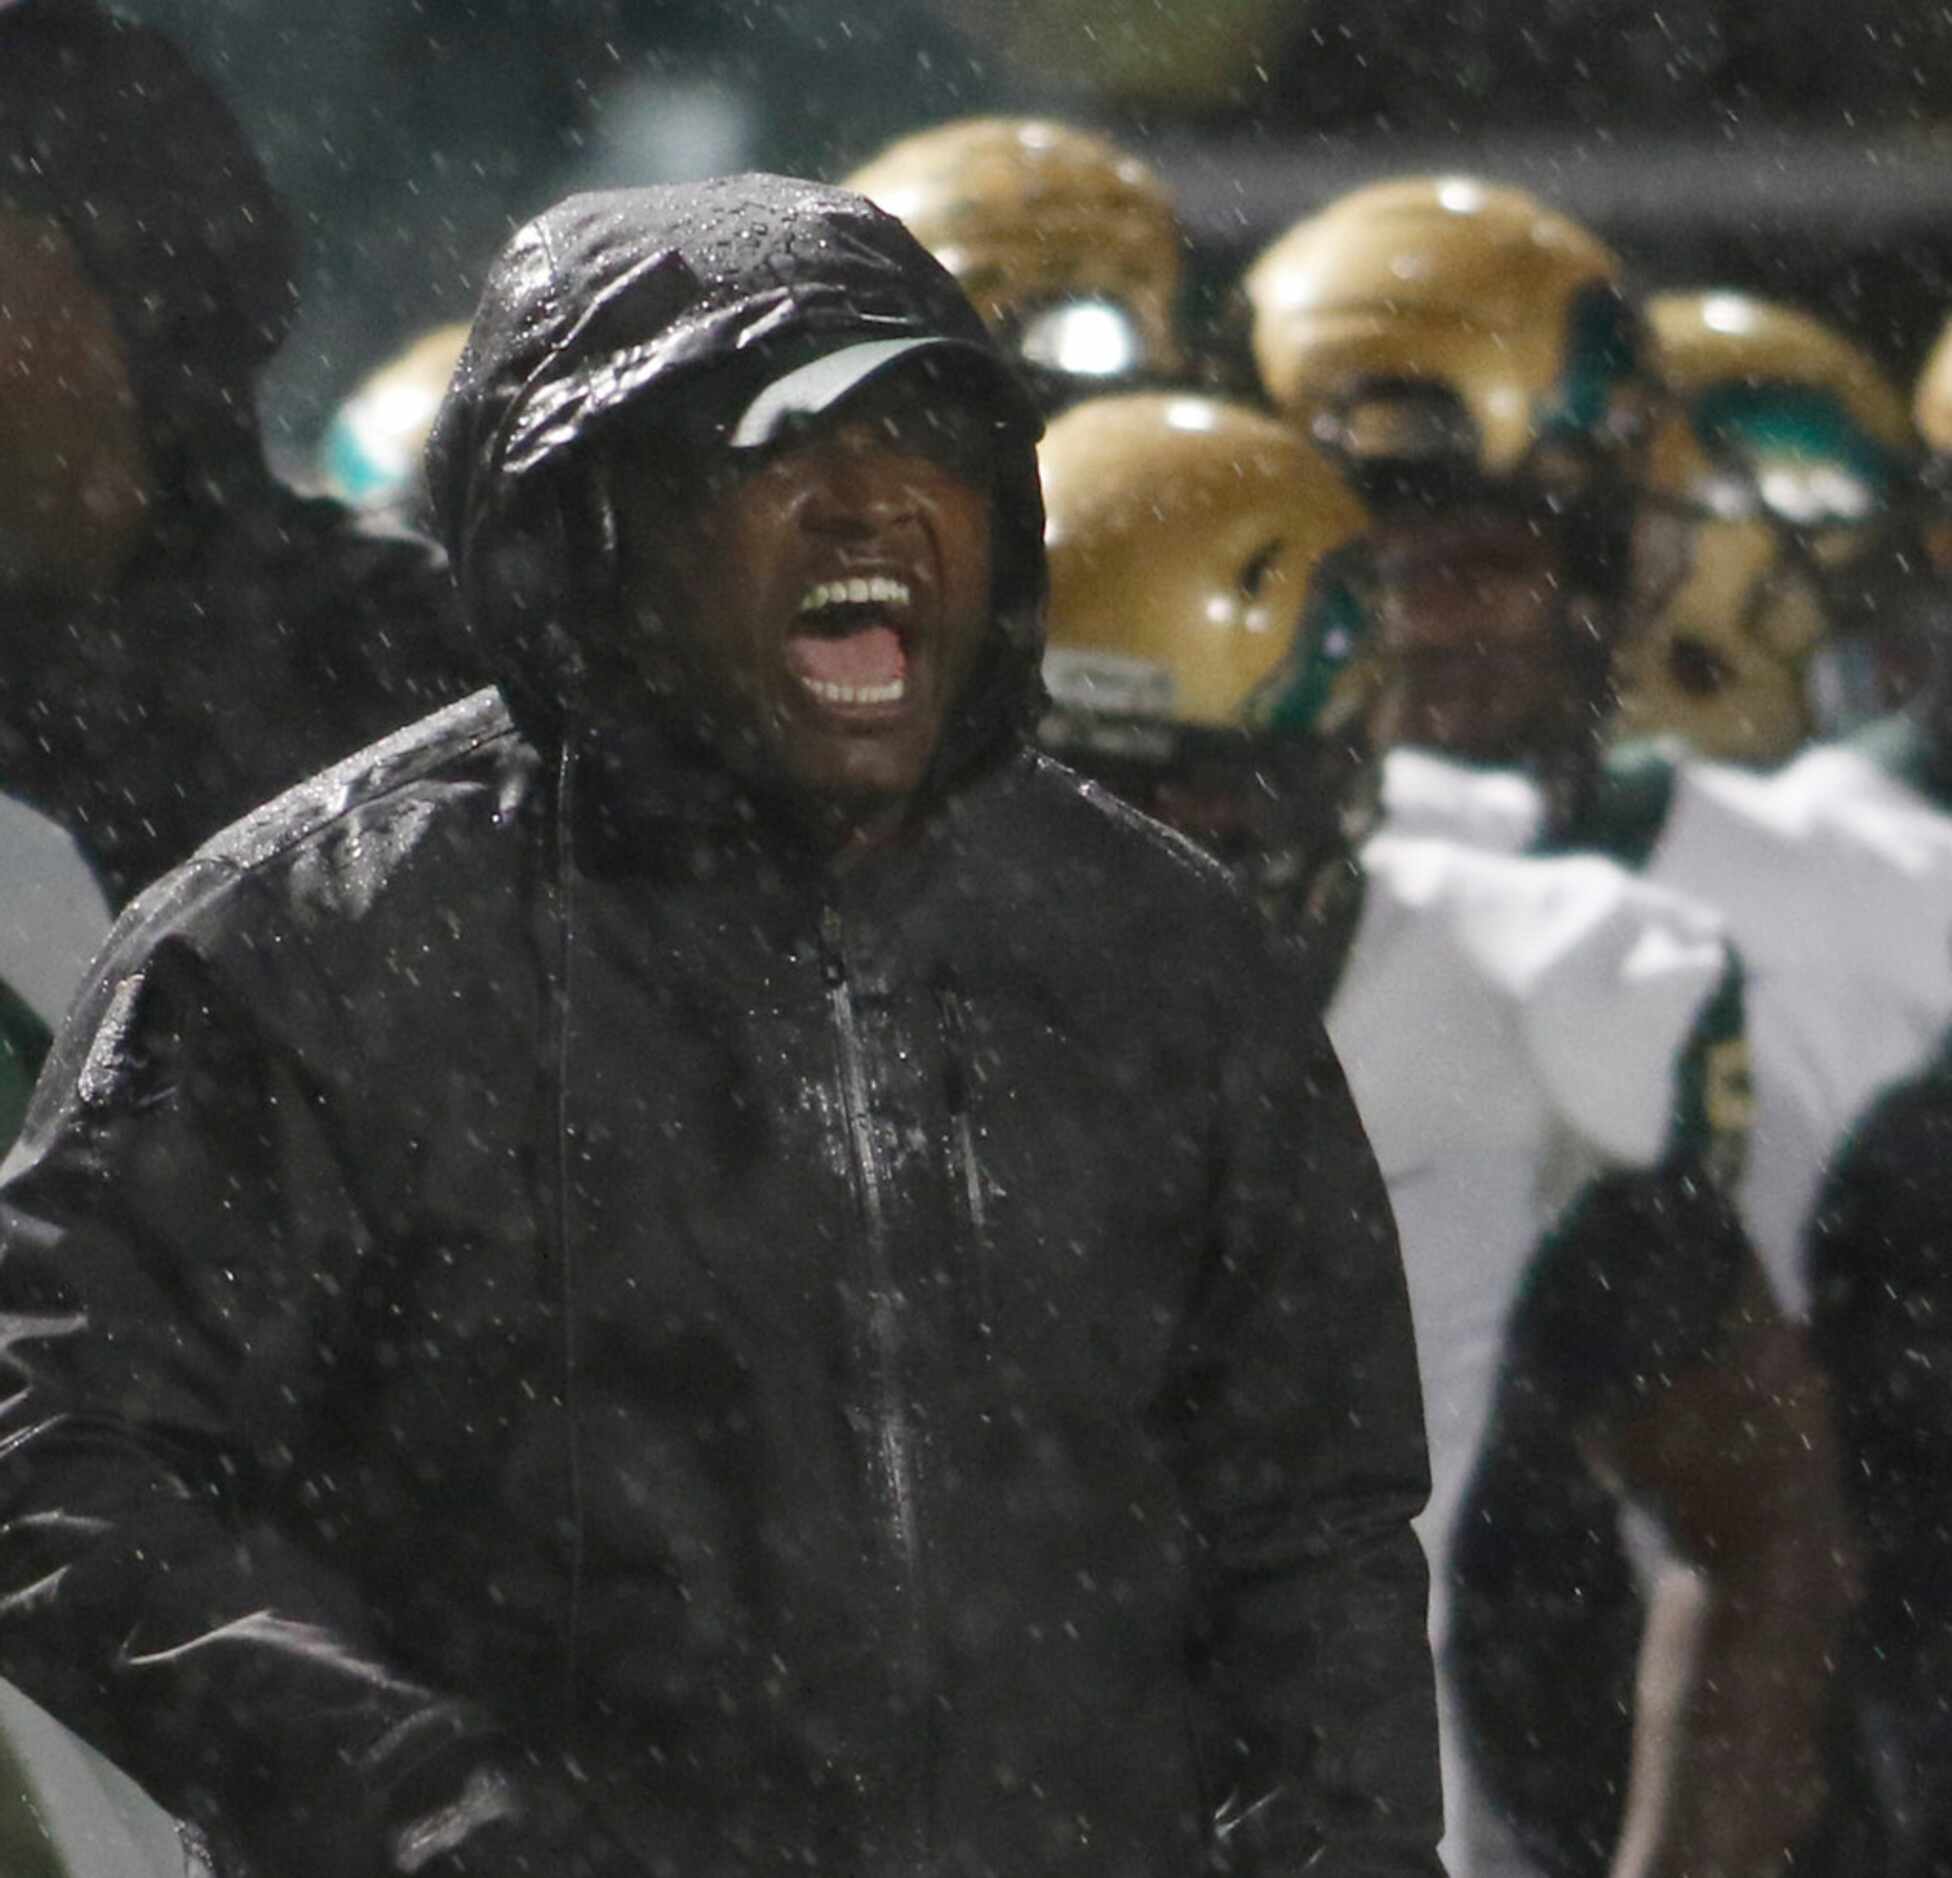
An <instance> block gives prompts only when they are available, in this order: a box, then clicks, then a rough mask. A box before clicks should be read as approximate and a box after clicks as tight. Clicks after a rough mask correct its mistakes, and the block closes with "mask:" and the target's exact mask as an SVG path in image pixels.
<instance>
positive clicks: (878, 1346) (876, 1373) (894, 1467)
mask: <svg viewBox="0 0 1952 1878" xmlns="http://www.w3.org/2000/svg"><path fill="white" fill-rule="evenodd" d="M820 945H821V966H822V973H823V976H824V978H825V980H826V987H827V1008H828V1013H829V1015H830V1016H831V1018H832V1020H833V1026H834V1037H835V1043H836V1049H837V1055H838V1057H839V1064H840V1097H841V1112H842V1118H843V1122H844V1124H845V1132H846V1136H847V1146H848V1158H849V1161H850V1163H851V1164H852V1167H853V1171H854V1184H855V1191H856V1193H857V1194H858V1195H859V1198H860V1206H861V1224H862V1237H863V1241H864V1246H865V1252H866V1259H865V1264H866V1278H867V1298H866V1303H867V1310H866V1322H865V1326H864V1328H865V1332H866V1342H867V1354H868V1360H869V1363H870V1365H871V1368H872V1372H873V1375H872V1386H873V1390H874V1396H875V1400H874V1404H873V1415H874V1428H873V1435H874V1446H873V1467H874V1474H875V1487H876V1490H877V1497H878V1499H879V1501H880V1503H881V1509H882V1516H883V1522H884V1528H885V1534H886V1537H887V1538H888V1540H889V1541H890V1543H891V1547H892V1551H893V1555H894V1559H895V1563H896V1571H897V1576H898V1580H899V1595H900V1597H901V1600H902V1603H903V1607H904V1608H903V1609H902V1611H901V1613H900V1616H901V1628H902V1631H903V1633H904V1642H905V1646H906V1648H905V1656H906V1661H905V1663H904V1665H903V1668H904V1670H905V1675H904V1677H903V1685H904V1686H903V1691H902V1692H903V1693H904V1694H905V1695H907V1696H909V1697H911V1698H917V1699H919V1700H921V1701H922V1702H923V1703H924V1704H926V1702H927V1699H928V1693H929V1680H930V1677H929V1670H930V1653H929V1647H928V1619H927V1611H926V1604H925V1593H924V1587H923V1582H922V1536H921V1526H920V1519H919V1513H918V1509H917V1505H916V1465H915V1449H916V1440H915V1429H914V1424H913V1420H912V1418H911V1416H910V1414H909V1410H908V1401H907V1396H906V1394H905V1392H904V1390H903V1387H902V1363H901V1339H900V1326H899V1324H898V1322H897V1313H898V1310H899V1305H898V1302H897V1299H896V1295H895V1282H894V1270H893V1262H892V1259H891V1256H890V1250H889V1242H888V1217H887V1206H888V1173H887V1167H886V1164H885V1162H884V1159H883V1156H882V1153H881V1145H880V1142H879V1140H878V1139H877V1137H876V1134H875V1125H874V1117H873V1115H872V1113H871V1112H870V1105H869V1099H868V1087H869V1078H868V1067H867V1054H866V1052H865V1050H863V1048H862V1046H861V1028H860V1019H859V1015H858V1013H857V1012H856V1010H855V1007H854V993H853V988H852V986H851V985H850V984H849V982H848V975H847V958H846V952H845V948H844V932H843V928H842V921H841V916H840V911H839V909H838V908H836V907H833V906H829V907H826V908H824V909H823V910H822V912H821V916H820ZM919 1719H920V1720H921V1722H922V1725H921V1726H920V1727H918V1728H917V1729H916V1731H915V1735H914V1738H915V1739H916V1740H917V1741H918V1742H919V1741H926V1740H927V1738H928V1735H929V1717H928V1716H927V1714H926V1712H925V1713H924V1715H923V1716H922V1717H920V1718H919ZM920 1771H921V1770H918V1772H920ZM900 1784H901V1785H902V1786H904V1787H906V1789H907V1790H908V1792H909V1794H910V1795H911V1796H912V1797H911V1807H910V1817H909V1833H910V1839H911V1849H912V1851H913V1853H914V1856H915V1857H916V1859H917V1861H918V1865H917V1870H918V1871H919V1870H920V1869H921V1866H922V1864H924V1863H925V1862H926V1860H927V1858H928V1847H929V1840H930V1833H929V1810H930V1809H929V1804H928V1795H927V1782H926V1780H925V1779H922V1778H917V1779H915V1780H913V1781H908V1782H902V1783H900Z"/></svg>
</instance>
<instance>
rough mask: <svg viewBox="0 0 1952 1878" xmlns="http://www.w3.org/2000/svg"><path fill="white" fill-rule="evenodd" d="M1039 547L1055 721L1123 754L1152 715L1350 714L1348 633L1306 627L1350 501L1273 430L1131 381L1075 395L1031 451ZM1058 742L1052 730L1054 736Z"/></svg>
mask: <svg viewBox="0 0 1952 1878" xmlns="http://www.w3.org/2000/svg"><path fill="white" fill-rule="evenodd" d="M1039 464H1040V467H1041V470H1042V474H1043V481H1044V502H1045V510H1046V516H1047V522H1046V528H1045V543H1046V546H1047V547H1048V549H1049V554H1050V571H1051V599H1050V609H1049V620H1050V650H1049V652H1048V654H1047V656H1046V660H1045V678H1046V682H1047V683H1048V685H1049V687H1050V691H1051V694H1052V698H1053V701H1054V706H1055V715H1056V718H1057V720H1058V724H1059V727H1060V731H1061V732H1062V731H1068V732H1069V733H1070V736H1071V738H1072V740H1074V741H1080V742H1086V743H1089V742H1094V741H1095V742H1100V743H1103V742H1104V741H1105V739H1106V736H1107V733H1110V735H1111V736H1112V737H1113V738H1116V736H1117V735H1118V734H1119V733H1120V732H1121V731H1123V732H1124V733H1125V734H1126V735H1127V736H1128V738H1130V739H1131V740H1132V741H1131V743H1130V745H1129V747H1130V748H1132V749H1133V751H1134V753H1142V752H1143V750H1144V749H1145V747H1146V743H1145V740H1146V738H1147V737H1152V738H1153V739H1154V747H1156V748H1158V749H1160V750H1161V752H1162V753H1164V752H1165V751H1166V750H1167V749H1169V748H1170V738H1167V739H1166V740H1165V741H1164V742H1163V743H1161V742H1160V741H1159V735H1160V732H1161V730H1162V729H1163V728H1164V727H1169V726H1170V727H1178V728H1191V729H1194V730H1264V729H1266V730H1272V729H1280V728H1296V729H1304V728H1317V727H1321V726H1323V725H1325V724H1327V723H1328V722H1330V721H1343V720H1346V719H1347V718H1349V717H1351V716H1353V715H1356V714H1358V708H1357V699H1358V697H1359V695H1360V692H1361V689H1362V670H1363V664H1364V660H1363V650H1364V648H1363V646H1362V645H1361V644H1360V642H1359V641H1360V634H1359V632H1358V631H1356V630H1355V629H1354V628H1353V626H1352V625H1351V623H1350V622H1349V621H1348V620H1346V619H1341V618H1337V619H1334V620H1331V621H1329V622H1327V623H1326V625H1325V626H1323V628H1322V629H1321V630H1319V631H1316V632H1312V633H1311V632H1309V631H1306V630H1304V624H1305V617H1306V618H1307V620H1308V623H1310V624H1312V623H1314V619H1315V616H1314V615H1313V614H1312V613H1311V602H1317V601H1319V599H1320V597H1321V592H1322V584H1321V582H1320V580H1319V578H1318V576H1319V575H1320V572H1321V570H1322V568H1323V566H1324V563H1326V562H1328V561H1330V559H1331V557H1333V556H1334V555H1335V554H1336V553H1337V552H1338V550H1343V549H1346V548H1348V547H1350V546H1351V544H1352V543H1354V541H1355V540H1356V538H1357V537H1358V536H1359V535H1360V534H1361V532H1362V529H1363V526H1364V514H1363V510H1362V506H1361V504H1360V503H1359V502H1358V501H1357V500H1356V499H1355V497H1354V496H1353V495H1352V494H1351V493H1350V491H1349V490H1348V488H1347V486H1346V485H1345V484H1344V483H1343V481H1342V479H1341V477H1340V476H1339V475H1338V473H1337V472H1336V470H1335V469H1334V467H1333V466H1332V465H1331V464H1329V463H1328V462H1327V461H1325V460H1324V459H1323V457H1322V456H1321V455H1320V454H1319V453H1318V452H1317V451H1315V450H1314V449H1312V448H1311V447H1310V445H1309V444H1308V442H1307V440H1306V439H1305V438H1303V437H1301V436H1300V435H1298V434H1297V433H1296V432H1295V431H1294V430H1293V429H1292V428H1291V427H1289V426H1288V425H1285V424H1282V423H1279V422H1277V421H1276V420H1274V419H1272V418H1269V417H1267V416H1264V415H1263V414H1262V413H1260V412H1258V411H1255V410H1251V409H1249V408H1248V407H1246V406H1244V405H1239V404H1233V403H1229V402H1225V401H1223V400H1220V399H1216V398H1211V397H1204V396H1193V395H1190V394H1167V393H1143V392H1133V393H1127V394H1125V395H1123V396H1118V397H1107V398H1095V399H1092V400H1091V401H1089V402H1088V403H1085V404H1081V405H1078V406H1075V407H1074V408H1073V409H1071V410H1070V411H1067V412H1066V413H1065V414H1064V415H1063V416H1062V417H1060V418H1058V419H1057V420H1056V421H1055V422H1054V423H1053V424H1052V425H1051V427H1050V430H1049V432H1048V434H1047V435H1046V436H1045V438H1044V441H1043V444H1042V446H1041V447H1040V450H1039ZM1059 740H1060V741H1062V740H1063V738H1062V736H1060V738H1059Z"/></svg>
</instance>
